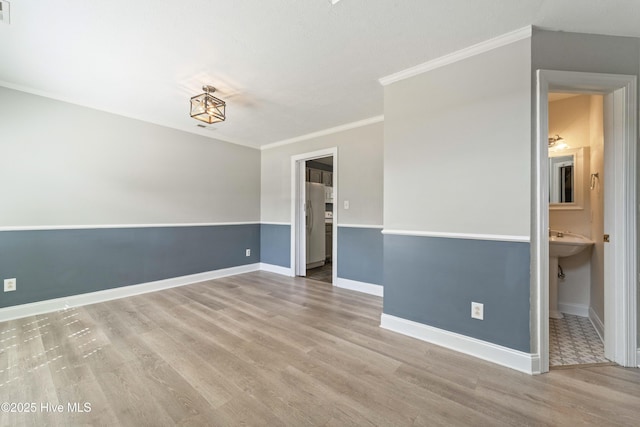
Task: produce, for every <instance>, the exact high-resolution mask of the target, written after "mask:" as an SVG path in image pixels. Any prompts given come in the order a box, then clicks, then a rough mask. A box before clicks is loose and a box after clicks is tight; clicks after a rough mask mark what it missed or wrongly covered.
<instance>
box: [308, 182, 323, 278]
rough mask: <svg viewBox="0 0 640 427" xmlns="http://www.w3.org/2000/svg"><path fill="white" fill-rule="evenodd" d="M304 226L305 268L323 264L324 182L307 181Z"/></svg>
mask: <svg viewBox="0 0 640 427" xmlns="http://www.w3.org/2000/svg"><path fill="white" fill-rule="evenodd" d="M306 184H307V187H306V199H307V200H306V205H305V207H306V213H305V227H306V230H307V234H306V241H307V245H306V249H307V251H306V252H307V268H315V267H320V266H323V265H324V260H325V256H326V253H325V226H324V184H320V183H316V182H307V183H306Z"/></svg>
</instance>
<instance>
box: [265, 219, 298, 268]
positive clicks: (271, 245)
mask: <svg viewBox="0 0 640 427" xmlns="http://www.w3.org/2000/svg"><path fill="white" fill-rule="evenodd" d="M260 254H261V256H262V258H261V259H260V262H264V263H266V264H272V265H278V266H280V267H291V226H290V225H283V224H261V225H260Z"/></svg>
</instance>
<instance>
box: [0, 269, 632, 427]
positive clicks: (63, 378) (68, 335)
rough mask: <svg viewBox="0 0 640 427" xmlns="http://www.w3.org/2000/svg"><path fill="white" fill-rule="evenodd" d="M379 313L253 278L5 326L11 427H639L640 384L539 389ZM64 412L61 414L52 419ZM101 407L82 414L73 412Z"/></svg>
mask: <svg viewBox="0 0 640 427" xmlns="http://www.w3.org/2000/svg"><path fill="white" fill-rule="evenodd" d="M381 306H382V300H381V299H380V298H377V297H373V296H367V295H363V294H359V293H356V292H351V291H347V290H343V289H338V288H333V287H331V286H330V285H328V284H322V283H319V282H317V281H309V280H306V279H303V278H295V279H294V278H287V277H283V276H278V275H275V274H271V273H266V272H256V273H249V274H244V275H239V276H234V277H229V278H225V279H220V280H214V281H209V282H203V283H200V284H196V285H191V286H184V287H180V288H174V289H170V290H165V291H160V292H155V293H151V294H145V295H140V296H136V297H130V298H126V299H120V300H115V301H110V302H106V303H101V304H95V305H91V306H86V307H81V308H77V309H68V310H65V311H60V312H56V313H51V314H46V315H41V316H34V317H29V318H24V319H20V320H15V321H10V322H5V323H2V324H0V334H1V335H0V341H1V342H0V348H2V350H1V352H0V384H1V385H0V395H1V396H2V399H0V400H2V401H5V402H35V403H36V404H37V405H38V410H37V411H36V412H35V413H26V414H25V413H22V414H16V413H5V412H3V413H0V425H2V426H8V425H29V426H44V425H53V426H55V425H60V426H68V425H80V424H82V425H108V426H117V425H123V426H147V425H148V426H170V425H177V424H182V425H194V426H198V425H207V426H209V425H212V426H218V425H219V426H225V425H230V426H237V425H268V426H279V425H290V426H305V425H309V426H315V425H322V426H349V425H357V426H366V425H376V426H418V425H429V426H433V425H447V426H451V425H469V426H494V425H510V426H513V425H553V426H558V425H560V426H562V425H571V426H573V425H597V426H604V425H628V426H631V425H638V422H640V372H639V371H638V370H637V369H624V368H620V367H617V366H600V367H589V368H580V369H570V370H558V371H552V372H550V373H549V374H546V375H540V376H535V377H531V376H528V375H525V374H521V373H519V372H516V371H513V370H510V369H507V368H502V367H499V366H496V365H493V364H491V363H487V362H483V361H481V360H478V359H475V358H472V357H469V356H465V355H462V354H459V353H456V352H453V351H449V350H446V349H443V348H440V347H437V346H434V345H430V344H427V343H424V342H421V341H418V340H414V339H412V338H408V337H405V336H402V335H399V334H395V333H393V332H390V331H386V330H384V329H381V328H380V327H379V326H378V325H379V322H380V312H381ZM47 402H49V403H51V404H58V403H60V404H63V405H64V406H65V410H64V412H63V413H51V412H46V411H43V410H41V407H40V405H42V403H47ZM84 402H88V403H90V405H91V411H90V412H84V413H70V412H69V411H68V407H67V406H66V405H67V404H68V403H80V404H82V403H84Z"/></svg>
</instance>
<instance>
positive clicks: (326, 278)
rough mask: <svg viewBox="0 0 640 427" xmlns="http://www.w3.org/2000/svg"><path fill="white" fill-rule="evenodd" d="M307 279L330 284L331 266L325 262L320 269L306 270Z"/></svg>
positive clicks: (331, 277) (331, 276)
mask: <svg viewBox="0 0 640 427" xmlns="http://www.w3.org/2000/svg"><path fill="white" fill-rule="evenodd" d="M306 277H307V279H313V280H319V281H321V282H325V283H331V281H332V279H333V265H332V264H331V262H327V263H326V264H325V265H323V266H322V267H316V268H311V269H309V270H307V276H306Z"/></svg>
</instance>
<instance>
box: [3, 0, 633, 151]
mask: <svg viewBox="0 0 640 427" xmlns="http://www.w3.org/2000/svg"><path fill="white" fill-rule="evenodd" d="M10 3H11V23H10V24H3V23H0V85H3V86H6V87H11V88H16V89H20V90H25V91H28V92H32V93H36V94H41V95H45V96H49V97H52V98H56V99H61V100H64V101H69V102H72V103H76V104H80V105H84V106H89V107H92V108H97V109H100V110H104V111H109V112H113V113H117V114H121V115H123V116H128V117H133V118H137V119H141V120H145V121H149V122H153V123H159V124H162V125H165V126H169V127H172V128H177V129H183V130H185V131H188V132H193V133H198V134H201V135H205V136H209V137H211V138H217V139H221V140H225V141H230V142H236V143H240V144H244V145H249V146H253V147H259V146H261V145H265V144H270V143H274V142H279V141H283V140H288V139H291V138H295V137H298V136H300V135H305V134H309V133H313V132H318V131H321V130H323V129H327V128H332V127H336V126H341V125H344V124H347V123H351V122H355V121H359V120H364V119H368V118H371V117H375V116H379V115H381V114H382V113H383V91H382V87H381V86H380V84H379V83H378V79H379V78H380V77H384V76H386V75H389V74H392V73H395V72H397V71H400V70H403V69H405V68H408V67H412V66H415V65H417V64H420V63H423V62H426V61H428V60H431V59H434V58H437V57H440V56H442V55H445V54H447V53H451V52H453V51H456V50H459V49H461V48H464V47H466V46H469V45H472V44H476V43H479V42H482V41H484V40H488V39H490V38H493V37H496V36H499V35H501V34H504V33H507V32H510V31H513V30H516V29H519V28H522V27H525V26H528V25H536V26H539V27H542V28H546V29H558V30H564V31H575V32H589V33H598V34H612V35H626V36H635V37H640V25H638V18H639V17H640V1H636V0H606V1H605V0H563V1H561V0H518V1H513V0H429V1H426V0H342V1H340V2H338V3H336V4H332V3H335V2H332V1H331V0H185V1H181V2H176V1H167V0H136V1H126V0H111V1H87V0H57V1H34V0H10ZM203 84H211V85H213V86H216V87H217V88H218V92H216V96H218V97H220V98H222V99H224V100H226V101H227V121H226V122H223V123H219V124H215V125H212V126H209V127H208V128H207V129H201V128H198V127H197V126H196V124H198V123H200V122H198V121H196V120H194V119H192V118H190V117H189V114H188V106H189V98H190V97H191V96H194V95H197V94H199V93H201V92H202V90H201V87H202V85H203Z"/></svg>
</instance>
